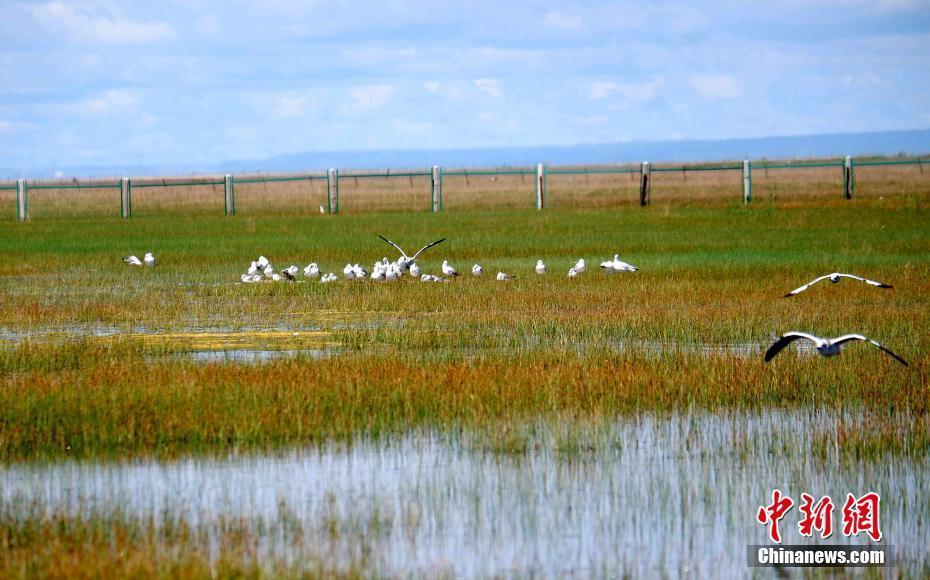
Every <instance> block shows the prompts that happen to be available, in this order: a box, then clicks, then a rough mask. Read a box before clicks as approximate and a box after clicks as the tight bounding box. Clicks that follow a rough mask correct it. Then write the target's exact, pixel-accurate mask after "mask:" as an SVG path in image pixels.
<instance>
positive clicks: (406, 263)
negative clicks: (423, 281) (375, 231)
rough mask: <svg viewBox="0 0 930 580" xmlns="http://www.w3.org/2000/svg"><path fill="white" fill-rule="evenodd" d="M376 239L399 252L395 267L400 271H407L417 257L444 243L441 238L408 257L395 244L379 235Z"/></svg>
mask: <svg viewBox="0 0 930 580" xmlns="http://www.w3.org/2000/svg"><path fill="white" fill-rule="evenodd" d="M378 237H379V238H381V239H382V240H384V241H385V242H387V243H389V244H391V245H392V246H394V247H395V248H397V251H398V252H400V258H398V260H397V265H398V266H400V269H401V270H407V269H409V268H410V264H413V263H414V262H415V261H416V260H417V256H419V255H420V254H422V253H423V252H424V251H425V250H428V249H429V248H432V247H433V246H435V245H436V244H441V243H443V242H444V241H446V238H443V239H441V240H436V241H435V242H430V243H428V244H426V245H425V246H423V247H422V248H420V249H419V250H417V253H416V254H414V255H412V256H408V255H407V252H405V251H403V250H402V249H400V246H398V245H397V244H395V243H394V242H392V241H391V240H389V239H387V238H385V237H384V236H382V235H380V234H379V235H378ZM386 259H387V258H385V260H386Z"/></svg>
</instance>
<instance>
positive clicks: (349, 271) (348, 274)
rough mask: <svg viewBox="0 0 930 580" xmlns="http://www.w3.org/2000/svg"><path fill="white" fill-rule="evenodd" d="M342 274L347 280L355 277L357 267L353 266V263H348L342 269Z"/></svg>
mask: <svg viewBox="0 0 930 580" xmlns="http://www.w3.org/2000/svg"><path fill="white" fill-rule="evenodd" d="M342 275H343V276H344V277H345V279H346V280H351V279H353V278H355V268H354V267H353V266H352V264H346V267H345V268H343V269H342Z"/></svg>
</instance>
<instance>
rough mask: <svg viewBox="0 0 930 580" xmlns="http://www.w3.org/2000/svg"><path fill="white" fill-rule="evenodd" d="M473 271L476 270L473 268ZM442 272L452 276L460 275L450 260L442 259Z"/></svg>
mask: <svg viewBox="0 0 930 580" xmlns="http://www.w3.org/2000/svg"><path fill="white" fill-rule="evenodd" d="M472 272H474V269H472ZM442 273H443V274H444V275H446V276H452V277H455V276H458V275H459V273H458V271H457V270H456V269H455V268H453V267H452V266H450V265H449V261H448V260H443V261H442Z"/></svg>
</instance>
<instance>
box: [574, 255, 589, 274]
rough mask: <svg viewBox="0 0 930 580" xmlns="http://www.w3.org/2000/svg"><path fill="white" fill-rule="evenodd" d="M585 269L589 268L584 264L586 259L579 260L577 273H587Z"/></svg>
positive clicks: (576, 264) (576, 266)
mask: <svg viewBox="0 0 930 580" xmlns="http://www.w3.org/2000/svg"><path fill="white" fill-rule="evenodd" d="M585 268H587V266H586V265H585V263H584V258H581V259H579V260H578V262H577V263H575V268H574V269H575V272H577V273H579V274H581V273H582V272H584V271H585Z"/></svg>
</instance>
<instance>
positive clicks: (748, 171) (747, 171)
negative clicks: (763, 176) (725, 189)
mask: <svg viewBox="0 0 930 580" xmlns="http://www.w3.org/2000/svg"><path fill="white" fill-rule="evenodd" d="M751 201H752V164H751V163H750V162H749V160H748V159H743V203H749V202H751Z"/></svg>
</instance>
